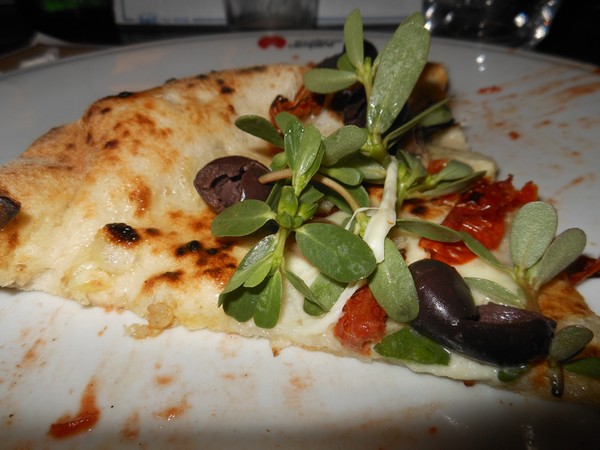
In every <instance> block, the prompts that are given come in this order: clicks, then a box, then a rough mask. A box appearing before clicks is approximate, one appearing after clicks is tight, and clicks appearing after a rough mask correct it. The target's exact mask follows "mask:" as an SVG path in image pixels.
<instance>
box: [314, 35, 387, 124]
mask: <svg viewBox="0 0 600 450" xmlns="http://www.w3.org/2000/svg"><path fill="white" fill-rule="evenodd" d="M344 51H345V49H344ZM342 54H343V52H342V53H339V54H336V55H333V56H331V57H329V58H326V59H324V60H323V61H321V62H320V63H319V64H318V65H317V67H322V68H330V69H333V68H336V67H337V61H338V59H339V58H340V56H341V55H342ZM364 55H365V57H369V58H371V59H372V60H373V59H375V57H376V56H377V48H376V47H375V46H374V45H373V44H372V43H371V42H369V41H367V40H365V41H364ZM330 107H331V108H332V109H333V110H334V111H340V112H343V121H344V125H356V126H358V127H364V126H365V124H366V121H367V100H366V96H365V90H364V88H363V87H362V86H361V85H359V84H355V85H353V86H350V87H349V88H347V89H342V90H341V91H338V92H336V93H335V94H333V95H332V96H331V102H330Z"/></svg>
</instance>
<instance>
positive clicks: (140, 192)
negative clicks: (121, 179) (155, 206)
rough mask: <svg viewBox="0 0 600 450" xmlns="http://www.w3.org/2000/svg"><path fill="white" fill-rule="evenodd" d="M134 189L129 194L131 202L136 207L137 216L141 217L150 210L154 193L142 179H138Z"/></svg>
mask: <svg viewBox="0 0 600 450" xmlns="http://www.w3.org/2000/svg"><path fill="white" fill-rule="evenodd" d="M133 184H134V187H133V189H132V190H131V191H130V192H129V200H130V201H131V202H132V203H133V204H134V205H135V216H136V217H141V216H143V215H144V214H146V212H147V211H148V209H149V208H150V205H151V203H152V191H151V189H150V188H149V187H148V185H146V183H144V181H143V180H142V179H141V178H140V177H136V179H135V181H134V183H133Z"/></svg>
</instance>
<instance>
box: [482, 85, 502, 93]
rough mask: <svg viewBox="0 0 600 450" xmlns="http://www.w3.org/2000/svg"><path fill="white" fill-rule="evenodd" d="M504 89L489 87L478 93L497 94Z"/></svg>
mask: <svg viewBox="0 0 600 450" xmlns="http://www.w3.org/2000/svg"><path fill="white" fill-rule="evenodd" d="M501 91H502V88H501V87H499V86H488V87H484V88H481V89H479V90H478V91H477V93H478V94H495V93H496V92H501Z"/></svg>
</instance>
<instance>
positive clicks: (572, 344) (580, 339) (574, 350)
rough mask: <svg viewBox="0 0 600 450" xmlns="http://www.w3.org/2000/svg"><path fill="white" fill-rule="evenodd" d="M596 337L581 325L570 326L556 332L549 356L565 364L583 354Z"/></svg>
mask: <svg viewBox="0 0 600 450" xmlns="http://www.w3.org/2000/svg"><path fill="white" fill-rule="evenodd" d="M593 337H594V333H592V331H591V330H589V329H588V328H586V327H583V326H580V325H569V326H566V327H564V328H562V329H560V330H559V331H557V332H556V334H555V335H554V337H553V338H552V342H551V343H550V350H549V351H548V354H549V355H550V357H551V358H553V359H555V360H556V361H559V362H563V361H567V360H569V359H571V358H572V357H574V356H575V355H577V354H578V353H579V352H581V351H582V350H583V349H584V348H585V346H586V345H588V344H589V342H590V341H591V340H592V338H593Z"/></svg>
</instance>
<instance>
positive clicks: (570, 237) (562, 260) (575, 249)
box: [527, 228, 586, 289]
mask: <svg viewBox="0 0 600 450" xmlns="http://www.w3.org/2000/svg"><path fill="white" fill-rule="evenodd" d="M585 245H586V236H585V233H584V232H583V231H582V230H580V229H579V228H569V229H568V230H565V231H563V232H562V233H561V234H559V235H558V236H557V237H556V238H555V239H554V240H553V241H552V243H551V244H550V246H549V247H548V249H547V250H546V252H545V253H544V255H543V256H542V258H541V259H540V260H539V261H538V262H537V263H536V264H535V265H534V266H533V267H531V268H530V269H529V271H528V272H527V276H528V277H529V278H530V279H531V280H532V281H533V283H532V284H533V287H534V289H538V288H540V287H541V286H542V285H543V284H545V283H547V282H548V281H550V280H551V279H552V278H554V277H555V276H556V275H558V273H559V272H561V271H563V270H564V269H565V268H567V266H569V264H571V263H572V262H573V261H575V260H576V259H577V258H578V257H579V256H580V255H581V254H582V253H583V250H584V249H585Z"/></svg>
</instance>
